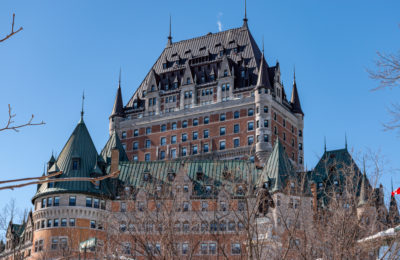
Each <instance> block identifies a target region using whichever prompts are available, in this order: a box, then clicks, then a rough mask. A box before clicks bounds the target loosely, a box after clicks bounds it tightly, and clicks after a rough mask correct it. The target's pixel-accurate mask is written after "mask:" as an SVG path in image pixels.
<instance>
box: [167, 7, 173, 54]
mask: <svg viewBox="0 0 400 260" xmlns="http://www.w3.org/2000/svg"><path fill="white" fill-rule="evenodd" d="M171 24H172V18H171V14H169V35H168V44H167V45H168V46H170V45H171V44H172V33H171V31H172V30H171Z"/></svg>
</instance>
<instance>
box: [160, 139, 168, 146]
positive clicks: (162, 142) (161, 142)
mask: <svg viewBox="0 0 400 260" xmlns="http://www.w3.org/2000/svg"><path fill="white" fill-rule="evenodd" d="M160 144H161V146H164V145H166V144H167V138H166V137H161V140H160Z"/></svg>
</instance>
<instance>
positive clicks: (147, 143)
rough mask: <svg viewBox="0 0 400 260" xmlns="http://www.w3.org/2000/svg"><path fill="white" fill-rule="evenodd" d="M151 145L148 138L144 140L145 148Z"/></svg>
mask: <svg viewBox="0 0 400 260" xmlns="http://www.w3.org/2000/svg"><path fill="white" fill-rule="evenodd" d="M150 146H151V141H150V140H149V139H147V140H146V148H150Z"/></svg>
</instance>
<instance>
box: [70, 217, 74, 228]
mask: <svg viewBox="0 0 400 260" xmlns="http://www.w3.org/2000/svg"><path fill="white" fill-rule="evenodd" d="M69 226H70V227H75V219H74V218H70V219H69Z"/></svg>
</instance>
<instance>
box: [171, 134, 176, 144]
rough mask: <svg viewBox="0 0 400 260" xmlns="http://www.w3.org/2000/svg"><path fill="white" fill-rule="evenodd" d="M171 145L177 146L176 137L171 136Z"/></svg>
mask: <svg viewBox="0 0 400 260" xmlns="http://www.w3.org/2000/svg"><path fill="white" fill-rule="evenodd" d="M171 144H176V135H173V136H171Z"/></svg>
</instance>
